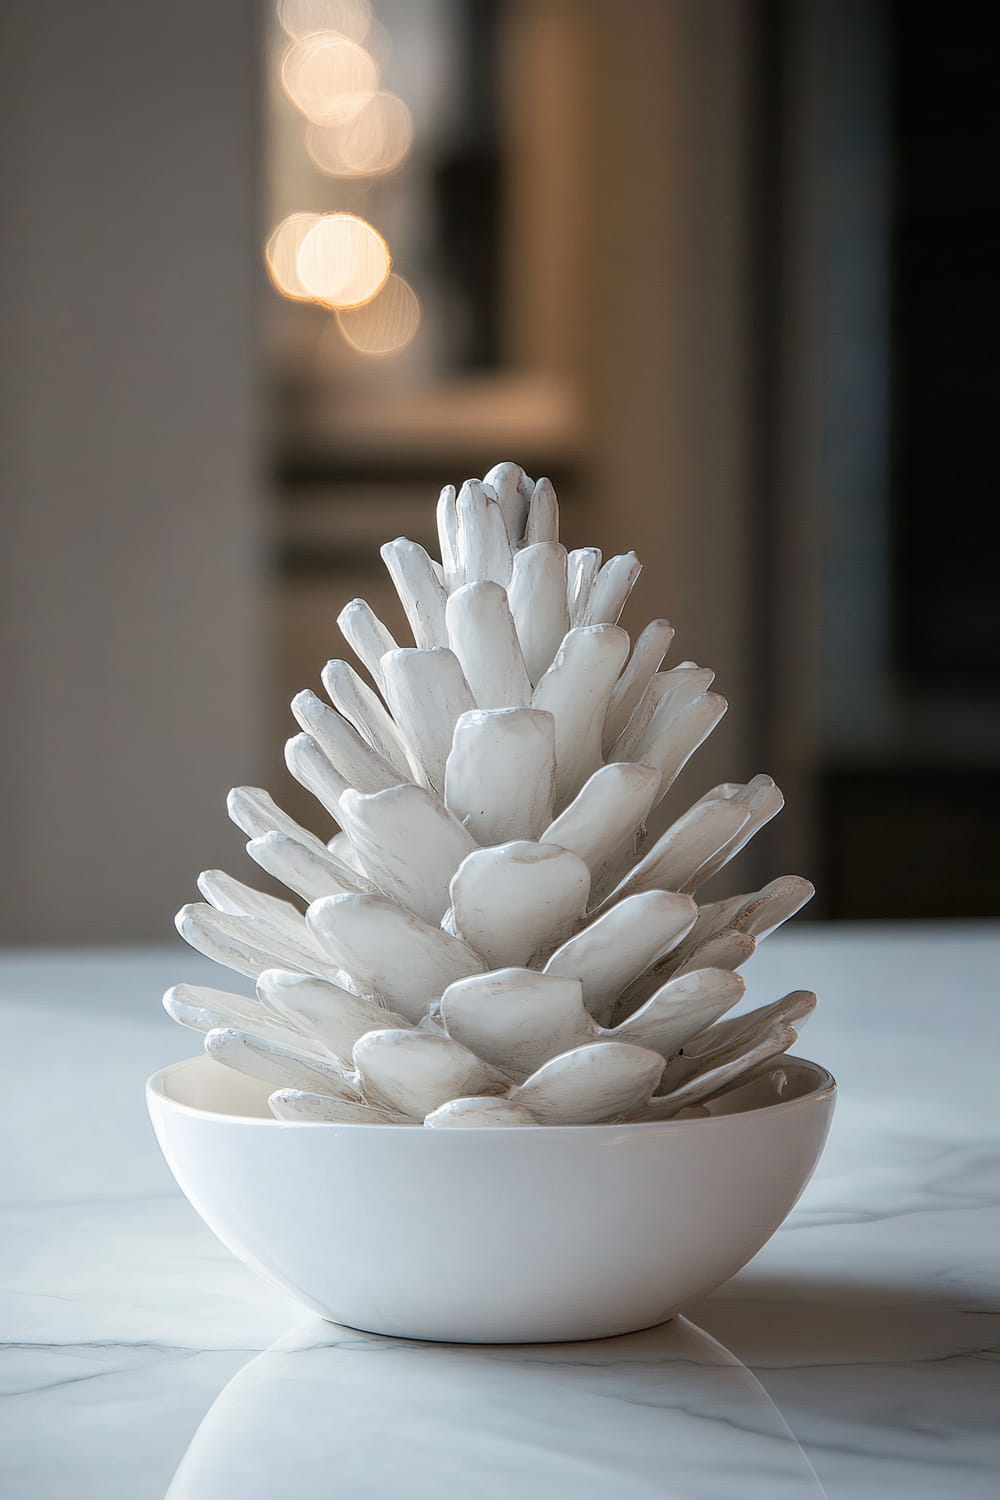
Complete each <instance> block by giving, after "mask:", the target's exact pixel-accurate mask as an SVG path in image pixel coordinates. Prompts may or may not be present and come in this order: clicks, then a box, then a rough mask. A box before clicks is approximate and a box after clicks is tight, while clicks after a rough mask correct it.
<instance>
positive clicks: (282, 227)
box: [264, 214, 320, 302]
mask: <svg viewBox="0 0 1000 1500" xmlns="http://www.w3.org/2000/svg"><path fill="white" fill-rule="evenodd" d="M319 217H320V216H319V214H290V215H289V217H288V218H287V219H283V220H282V222H281V223H280V224H279V225H278V227H277V229H275V230H272V232H271V237H270V239H269V240H268V242H267V244H266V245H265V246H264V261H265V263H266V265H267V271H268V275H269V276H270V278H271V280H272V281H273V282H274V284H275V286H276V287H277V288H278V291H279V292H281V294H282V296H284V297H293V298H295V299H296V301H299V302H314V301H315V300H316V299H315V297H314V296H313V294H312V292H310V291H309V290H308V288H307V287H306V286H305V285H304V284H303V282H302V280H301V278H300V276H299V273H298V268H297V266H296V260H297V258H298V253H299V250H300V249H301V248H302V241H303V240H304V239H305V237H306V235H307V234H308V233H309V231H310V229H312V227H313V225H314V224H315V223H316V222H317V221H318V219H319Z"/></svg>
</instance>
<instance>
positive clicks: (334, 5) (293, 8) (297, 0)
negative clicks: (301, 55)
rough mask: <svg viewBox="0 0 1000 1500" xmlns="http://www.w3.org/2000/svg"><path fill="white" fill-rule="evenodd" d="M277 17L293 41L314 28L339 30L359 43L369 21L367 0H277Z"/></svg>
mask: <svg viewBox="0 0 1000 1500" xmlns="http://www.w3.org/2000/svg"><path fill="white" fill-rule="evenodd" d="M278 20H279V21H280V22H281V25H282V26H283V27H284V29H285V31H287V33H288V35H289V36H290V37H292V38H293V40H295V41H297V40H298V39H299V37H302V36H309V35H310V33H312V32H315V31H339V32H340V33H341V35H342V36H346V37H350V39H351V41H352V42H363V41H364V39H365V37H366V36H367V35H368V32H369V30H370V29H371V24H372V8H371V6H370V5H369V4H368V0H278Z"/></svg>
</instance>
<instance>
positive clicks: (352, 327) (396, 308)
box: [337, 276, 420, 355]
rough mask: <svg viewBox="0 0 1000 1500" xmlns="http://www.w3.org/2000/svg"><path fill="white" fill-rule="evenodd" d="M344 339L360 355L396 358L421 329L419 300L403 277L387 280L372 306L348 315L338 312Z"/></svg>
mask: <svg viewBox="0 0 1000 1500" xmlns="http://www.w3.org/2000/svg"><path fill="white" fill-rule="evenodd" d="M337 322H338V324H339V326H340V331H341V333H342V334H343V335H344V338H345V339H346V340H347V342H348V343H349V344H350V346H351V348H352V349H356V350H357V351H358V353H359V354H371V355H383V354H396V353H398V351H399V350H400V349H405V348H406V345H407V344H408V343H409V342H410V341H411V339H412V338H413V337H414V336H415V334H416V332H417V329H418V328H419V327H420V300H419V298H418V297H417V294H416V292H415V291H414V290H413V288H412V287H411V286H410V284H409V282H406V281H404V280H403V278H402V276H390V277H389V280H388V281H387V282H386V284H385V286H384V287H383V288H382V290H381V291H380V292H379V294H378V296H377V297H375V298H374V299H373V300H372V301H371V302H368V303H366V304H365V306H364V307H359V308H355V309H354V310H353V311H351V312H338V314H337Z"/></svg>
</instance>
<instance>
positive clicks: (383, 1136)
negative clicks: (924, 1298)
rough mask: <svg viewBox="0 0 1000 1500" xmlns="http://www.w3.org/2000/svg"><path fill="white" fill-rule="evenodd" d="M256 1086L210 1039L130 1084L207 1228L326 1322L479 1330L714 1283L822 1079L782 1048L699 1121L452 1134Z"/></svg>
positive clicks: (557, 1336) (809, 1126)
mask: <svg viewBox="0 0 1000 1500" xmlns="http://www.w3.org/2000/svg"><path fill="white" fill-rule="evenodd" d="M269 1092H270V1087H269V1086H268V1085H267V1084H265V1083H260V1082H257V1081H256V1080H254V1079H250V1078H246V1077H244V1076H243V1075H241V1074H239V1073H235V1072H233V1071H232V1070H231V1069H229V1068H225V1067H222V1066H220V1064H218V1063H217V1062H215V1061H214V1060H213V1059H212V1058H210V1057H208V1056H207V1055H202V1056H200V1057H196V1058H192V1059H190V1060H189V1061H187V1062H181V1063H176V1064H174V1066H172V1067H169V1068H164V1069H163V1070H162V1071H161V1072H159V1073H156V1074H154V1075H153V1077H152V1078H151V1079H150V1080H149V1082H148V1084H147V1086H146V1097H147V1103H148V1106H149V1113H150V1117H151V1119H152V1122H153V1128H154V1130H155V1131H156V1136H157V1140H158V1141H159V1143H160V1147H161V1149H162V1151H163V1154H164V1156H165V1157H166V1159H167V1163H168V1164H169V1166H170V1170H171V1171H172V1172H173V1174H174V1176H175V1178H176V1179H177V1182H178V1184H179V1185H180V1187H181V1189H182V1190H183V1192H184V1193H185V1195H186V1196H187V1198H188V1200H189V1201H190V1203H191V1204H192V1205H193V1207H194V1208H195V1209H196V1210H197V1212H198V1213H199V1214H200V1215H201V1217H202V1218H203V1219H204V1221H205V1223H206V1224H207V1225H208V1227H209V1228H210V1229H211V1230H213V1232H214V1233H215V1234H216V1235H217V1236H218V1237H219V1239H220V1240H221V1241H222V1243H223V1244H224V1245H226V1246H227V1247H228V1248H229V1249H230V1250H231V1251H232V1252H233V1253H234V1255H236V1256H238V1257H239V1259H240V1260H242V1261H244V1262H245V1263H246V1264H247V1265H249V1266H251V1267H252V1268H253V1269H254V1270H256V1271H258V1272H259V1273H260V1274H261V1275H263V1276H265V1277H267V1278H268V1279H269V1280H270V1281H272V1282H273V1283H275V1284H276V1285H278V1286H279V1287H281V1288H283V1289H284V1290H285V1291H287V1292H289V1293H291V1295H292V1296H293V1297H296V1298H297V1299H298V1301H299V1302H301V1303H302V1304H303V1305H304V1306H305V1307H307V1308H309V1309H310V1310H311V1311H313V1312H316V1313H319V1314H320V1315H321V1316H322V1317H324V1318H328V1319H330V1320H331V1321H333V1322H336V1323H346V1324H348V1325H349V1326H351V1327H354V1328H360V1329H364V1330H366V1331H367V1332H370V1333H380V1334H391V1335H395V1336H397V1337H401V1338H412V1339H433V1340H439V1341H445V1342H450V1343H483V1344H490V1343H547V1342H553V1341H564V1340H577V1339H587V1338H607V1337H610V1336H613V1335H616V1334H624V1333H631V1332H634V1331H636V1330H638V1329H641V1328H649V1327H652V1326H653V1325H654V1324H657V1323H662V1322H665V1321H666V1319H668V1318H670V1317H672V1316H673V1315H674V1314H675V1313H678V1312H681V1311H682V1310H683V1309H684V1308H685V1307H686V1306H687V1305H688V1304H690V1303H692V1302H694V1301H696V1300H697V1299H698V1298H700V1297H703V1296H705V1295H706V1294H707V1293H709V1292H711V1291H713V1290H714V1289H715V1288H716V1287H718V1286H720V1285H721V1284H722V1283H723V1282H724V1281H727V1280H728V1279H729V1277H730V1276H732V1275H734V1274H735V1273H736V1272H737V1271H738V1270H739V1269H740V1268H741V1267H742V1266H744V1265H746V1263H747V1261H749V1260H750V1259H752V1257H753V1256H754V1255H756V1253H757V1251H758V1250H759V1249H760V1248H761V1246H762V1245H764V1244H765V1243H766V1241H767V1240H769V1239H770V1237H771V1235H772V1234H773V1233H774V1232H775V1230H776V1229H777V1228H778V1227H779V1225H780V1224H781V1223H782V1221H783V1220H784V1219H785V1217H786V1215H787V1214H788V1213H789V1211H790V1210H791V1208H792V1207H793V1206H794V1204H795V1202H796V1200H797V1199H798V1197H799V1195H800V1194H801V1192H802V1190H803V1188H804V1187H805V1185H806V1183H807V1182H808V1181H809V1178H810V1176H811V1175H812V1172H813V1170H814V1168H815V1166H816V1163H817V1162H818V1160H819V1157H820V1154H821V1152H822V1150H823V1145H824V1142H825V1140H826V1136H827V1132H828V1130H829V1127H830V1121H831V1118H832V1115H833V1109H834V1102H835V1098H836V1083H835V1081H834V1079H833V1077H832V1075H831V1074H830V1073H828V1072H827V1071H826V1069H825V1068H821V1067H819V1066H818V1064H816V1063H812V1062H807V1061H806V1060H805V1059H803V1058H798V1057H783V1058H782V1059H781V1060H780V1062H777V1063H768V1064H766V1065H765V1066H764V1067H763V1068H761V1069H760V1070H759V1071H758V1072H757V1073H756V1074H755V1075H754V1076H753V1077H752V1078H751V1079H750V1080H748V1081H747V1082H746V1083H744V1084H742V1085H741V1086H740V1087H739V1088H737V1089H734V1090H732V1091H731V1092H730V1093H728V1094H726V1095H725V1096H724V1097H723V1098H721V1099H719V1100H717V1101H715V1102H714V1103H713V1104H712V1105H710V1106H709V1108H710V1111H711V1112H710V1114H709V1115H708V1116H706V1117H703V1118H697V1119H688V1120H668V1121H658V1122H655V1123H649V1124H640V1125H589V1126H567V1127H552V1126H547V1127H543V1126H537V1127H533V1126H519V1127H517V1128H512V1129H502V1128H492V1129H474V1128H473V1129H466V1130H462V1129H453V1130H425V1129H423V1128H421V1127H419V1126H407V1125H339V1124H322V1123H319V1124H318V1123H311V1122H304V1121H303V1122H299V1121H294V1122H292V1121H279V1120H276V1119H274V1118H273V1117H272V1116H271V1114H270V1112H269V1110H268V1106H267V1096H268V1093H269Z"/></svg>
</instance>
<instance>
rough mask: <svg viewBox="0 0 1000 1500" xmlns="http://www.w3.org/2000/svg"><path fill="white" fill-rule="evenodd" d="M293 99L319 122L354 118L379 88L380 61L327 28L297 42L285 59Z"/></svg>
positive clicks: (287, 86)
mask: <svg viewBox="0 0 1000 1500" xmlns="http://www.w3.org/2000/svg"><path fill="white" fill-rule="evenodd" d="M281 81H282V83H283V84H284V87H285V92H286V93H287V95H288V97H289V99H291V101H292V103H293V104H294V105H295V107H296V109H300V110H301V111H302V113H303V114H304V115H305V116H306V118H307V119H309V120H312V121H314V122H315V123H316V124H317V125H343V124H345V123H346V122H347V121H348V120H353V118H354V116H355V115H356V114H358V113H359V112H360V111H361V110H362V109H364V107H365V105H366V104H367V103H368V102H369V100H370V99H371V96H372V95H373V94H374V92H375V90H376V88H377V87H378V64H377V63H376V62H375V59H374V58H373V57H372V56H371V55H370V54H369V53H367V52H366V51H365V49H364V47H359V46H358V44H357V42H352V41H351V39H350V38H349V37H346V36H340V35H338V34H337V33H336V32H332V31H324V32H319V33H317V34H315V35H313V36H304V37H300V38H299V40H298V41H296V42H293V43H292V45H291V46H290V47H289V49H288V51H287V52H286V53H285V55H284V57H283V59H282V62H281Z"/></svg>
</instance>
